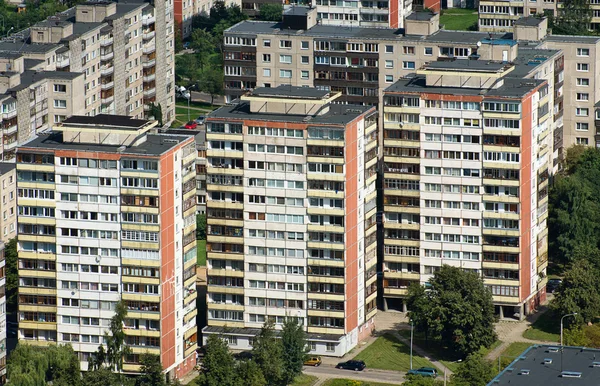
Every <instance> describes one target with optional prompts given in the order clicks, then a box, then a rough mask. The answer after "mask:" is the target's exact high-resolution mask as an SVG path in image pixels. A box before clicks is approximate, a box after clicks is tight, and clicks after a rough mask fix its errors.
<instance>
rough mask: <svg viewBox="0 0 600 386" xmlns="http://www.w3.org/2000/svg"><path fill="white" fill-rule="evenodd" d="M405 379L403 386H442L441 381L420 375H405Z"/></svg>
mask: <svg viewBox="0 0 600 386" xmlns="http://www.w3.org/2000/svg"><path fill="white" fill-rule="evenodd" d="M405 379H406V381H404V383H402V385H403V386H443V384H444V382H442V381H438V380H435V379H433V378H430V377H423V376H421V375H407V376H406V377H405Z"/></svg>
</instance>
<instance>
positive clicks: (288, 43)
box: [279, 40, 292, 48]
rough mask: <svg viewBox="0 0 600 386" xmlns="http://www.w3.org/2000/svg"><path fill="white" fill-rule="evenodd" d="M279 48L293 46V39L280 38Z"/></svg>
mask: <svg viewBox="0 0 600 386" xmlns="http://www.w3.org/2000/svg"><path fill="white" fill-rule="evenodd" d="M279 48H292V41H291V40H280V41H279Z"/></svg>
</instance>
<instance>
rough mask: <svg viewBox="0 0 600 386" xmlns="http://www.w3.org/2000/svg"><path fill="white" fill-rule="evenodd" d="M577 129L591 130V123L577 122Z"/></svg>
mask: <svg viewBox="0 0 600 386" xmlns="http://www.w3.org/2000/svg"><path fill="white" fill-rule="evenodd" d="M575 129H576V130H577V131H588V130H589V124H588V123H587V122H577V124H576V126H575Z"/></svg>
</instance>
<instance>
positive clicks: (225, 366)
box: [198, 335, 238, 386]
mask: <svg viewBox="0 0 600 386" xmlns="http://www.w3.org/2000/svg"><path fill="white" fill-rule="evenodd" d="M203 366H204V370H203V371H202V372H201V373H200V378H199V380H198V386H237V384H238V383H237V377H236V374H235V371H234V368H235V361H234V359H233V356H232V355H231V353H230V352H229V348H228V347H227V343H226V342H225V340H224V339H223V337H222V336H221V335H209V336H208V339H207V342H206V355H205V356H204V362H203Z"/></svg>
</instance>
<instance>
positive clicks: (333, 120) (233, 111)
mask: <svg viewBox="0 0 600 386" xmlns="http://www.w3.org/2000/svg"><path fill="white" fill-rule="evenodd" d="M327 106H329V111H328V112H327V113H325V114H322V115H309V116H306V115H292V114H271V113H253V112H251V111H250V102H248V101H242V102H240V103H238V104H232V105H227V106H223V107H220V108H218V109H217V110H215V111H213V112H212V113H210V114H209V115H208V116H207V119H208V120H217V119H239V120H242V119H253V120H264V121H270V122H294V123H307V124H309V123H310V124H321V125H346V124H348V123H350V122H352V121H353V120H354V119H356V118H357V117H359V116H360V115H362V114H364V113H366V112H368V111H369V110H374V109H375V107H372V106H361V105H341V104H328V105H327Z"/></svg>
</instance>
